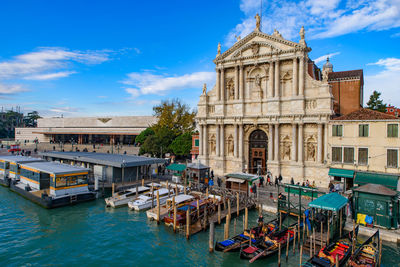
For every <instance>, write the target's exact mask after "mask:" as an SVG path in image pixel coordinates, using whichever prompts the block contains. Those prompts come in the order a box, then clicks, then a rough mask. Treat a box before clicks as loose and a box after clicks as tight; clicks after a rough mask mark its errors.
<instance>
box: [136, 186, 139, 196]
mask: <svg viewBox="0 0 400 267" xmlns="http://www.w3.org/2000/svg"><path fill="white" fill-rule="evenodd" d="M138 195H139V186H138V185H136V197H137V196H138Z"/></svg>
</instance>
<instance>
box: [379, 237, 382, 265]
mask: <svg viewBox="0 0 400 267" xmlns="http://www.w3.org/2000/svg"><path fill="white" fill-rule="evenodd" d="M381 258H382V239H379V258H378V267H379V266H381Z"/></svg>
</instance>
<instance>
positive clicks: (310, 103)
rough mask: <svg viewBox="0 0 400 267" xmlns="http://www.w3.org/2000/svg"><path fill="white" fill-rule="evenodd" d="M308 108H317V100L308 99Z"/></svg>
mask: <svg viewBox="0 0 400 267" xmlns="http://www.w3.org/2000/svg"><path fill="white" fill-rule="evenodd" d="M305 105H306V109H315V108H317V101H316V100H306V103H305Z"/></svg>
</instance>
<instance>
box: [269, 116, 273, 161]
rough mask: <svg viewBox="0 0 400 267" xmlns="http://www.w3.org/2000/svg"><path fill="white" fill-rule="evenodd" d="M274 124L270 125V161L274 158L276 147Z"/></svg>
mask: <svg viewBox="0 0 400 267" xmlns="http://www.w3.org/2000/svg"><path fill="white" fill-rule="evenodd" d="M273 127H274V125H273V124H270V125H269V127H268V128H269V138H268V161H273V160H274V154H273V152H274V147H273V144H274V143H273V140H274V128H273Z"/></svg>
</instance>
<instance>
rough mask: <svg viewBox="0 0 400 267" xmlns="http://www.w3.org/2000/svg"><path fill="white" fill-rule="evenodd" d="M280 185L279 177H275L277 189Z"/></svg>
mask: <svg viewBox="0 0 400 267" xmlns="http://www.w3.org/2000/svg"><path fill="white" fill-rule="evenodd" d="M278 185H279V179H278V176H275V187H277V186H278Z"/></svg>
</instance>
